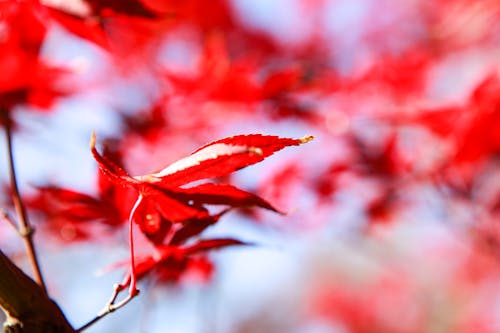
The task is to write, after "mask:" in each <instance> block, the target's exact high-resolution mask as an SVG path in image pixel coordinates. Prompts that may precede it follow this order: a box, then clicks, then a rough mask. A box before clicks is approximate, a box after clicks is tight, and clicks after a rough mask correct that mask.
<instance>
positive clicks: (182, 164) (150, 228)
mask: <svg viewBox="0 0 500 333" xmlns="http://www.w3.org/2000/svg"><path fill="white" fill-rule="evenodd" d="M310 140H312V136H308V137H305V138H302V139H290V138H280V137H277V136H264V135H260V134H252V135H238V136H233V137H229V138H225V139H221V140H218V141H214V142H212V143H209V144H207V145H205V146H203V147H201V148H200V149H198V150H196V151H195V152H194V153H192V154H191V155H189V156H188V157H185V158H183V159H180V160H179V161H177V162H175V163H173V164H171V165H170V166H168V167H166V168H165V169H163V170H162V171H160V172H158V173H154V174H147V175H143V176H137V177H132V176H130V175H129V174H127V172H126V171H125V170H123V169H122V168H121V167H120V166H118V165H117V164H116V163H114V162H113V161H111V160H110V159H108V158H106V157H105V156H103V155H101V154H100V153H99V152H98V151H97V149H96V148H95V143H96V138H95V134H93V135H92V138H91V141H90V149H91V152H92V155H93V156H94V158H95V160H96V161H97V163H98V165H99V168H100V169H101V171H102V172H103V173H104V174H105V175H106V176H107V177H109V179H110V180H111V181H112V182H114V183H116V184H118V185H121V186H124V187H130V188H133V189H134V190H136V191H137V192H138V199H137V201H136V203H135V204H134V207H133V208H132V210H131V212H130V217H129V223H130V227H129V228H130V229H129V241H130V252H131V253H130V258H131V264H130V273H129V275H128V277H127V278H126V281H125V283H124V284H123V285H122V286H123V287H124V286H127V285H128V286H129V293H130V294H131V295H134V294H136V293H137V289H136V283H137V279H138V278H140V277H141V276H142V275H144V274H146V273H147V272H148V271H150V270H151V269H152V268H153V267H155V266H157V265H159V263H163V264H164V265H167V266H169V267H170V265H173V266H174V267H170V268H172V269H173V270H174V271H175V269H178V270H179V271H180V272H182V270H183V268H182V267H184V266H185V265H186V260H187V259H185V257H186V256H188V255H191V254H195V253H200V252H205V251H208V250H211V249H216V248H221V247H226V246H230V245H241V244H244V243H242V242H240V241H237V240H233V239H219V240H210V241H200V242H198V243H196V244H194V245H191V246H188V247H186V248H180V247H177V246H171V245H170V246H161V243H162V241H163V238H164V237H165V236H166V234H167V233H168V232H169V231H170V228H171V224H172V223H187V222H190V225H191V229H189V228H188V227H186V228H187V229H185V231H184V234H183V235H182V234H181V236H177V239H175V241H177V242H179V243H180V242H181V241H183V240H186V239H188V238H189V237H191V236H194V235H196V233H197V232H198V233H199V232H201V231H203V230H204V229H205V228H206V227H208V226H209V225H210V224H213V223H215V222H217V220H218V217H219V216H220V215H219V216H216V217H212V219H211V218H210V217H211V216H210V214H209V213H208V210H207V209H206V208H205V207H204V204H221V205H228V206H229V207H240V206H248V205H255V206H259V207H263V208H267V209H270V210H274V211H276V209H275V208H274V207H273V206H271V205H270V204H269V203H267V202H266V201H265V200H263V199H261V198H259V197H257V196H255V195H253V194H251V193H248V192H245V191H242V190H239V189H237V188H235V187H233V186H230V185H217V184H203V185H198V186H194V187H191V188H188V189H185V188H180V187H179V186H181V185H185V184H187V183H191V182H193V181H196V180H201V179H206V178H214V177H220V176H224V175H228V174H230V173H232V172H234V171H236V170H239V169H241V168H244V167H246V166H248V165H251V164H255V163H257V162H260V161H262V160H263V159H265V158H266V157H268V156H270V155H272V154H273V153H274V152H276V151H278V150H281V149H283V148H285V147H287V146H298V145H300V144H302V143H306V142H308V141H310ZM133 221H135V222H136V223H137V224H138V225H139V227H140V228H141V230H142V231H143V232H145V234H146V236H147V237H148V238H149V239H150V240H152V241H153V243H155V244H156V245H157V246H158V251H159V255H155V256H149V257H146V258H143V259H139V260H138V264H137V266H136V265H135V262H134V260H135V257H134V242H133V236H132V222H133ZM196 221H202V222H201V223H199V224H197V223H196ZM181 229H182V227H181ZM174 236H175V235H174ZM173 240H174V239H173ZM178 256H180V257H178ZM179 258H180V259H179ZM167 262H168V263H169V264H167ZM170 263H171V264H170Z"/></svg>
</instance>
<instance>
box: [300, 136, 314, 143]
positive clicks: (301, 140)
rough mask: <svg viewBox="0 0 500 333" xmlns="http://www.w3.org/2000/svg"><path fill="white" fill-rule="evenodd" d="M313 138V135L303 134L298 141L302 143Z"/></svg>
mask: <svg viewBox="0 0 500 333" xmlns="http://www.w3.org/2000/svg"><path fill="white" fill-rule="evenodd" d="M313 139H314V135H307V136H304V137H303V138H300V139H299V141H300V144H303V143H308V142H309V141H312V140H313Z"/></svg>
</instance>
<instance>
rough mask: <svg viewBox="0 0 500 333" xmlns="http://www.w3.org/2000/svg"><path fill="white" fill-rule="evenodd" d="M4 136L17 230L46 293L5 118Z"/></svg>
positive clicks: (10, 135) (10, 132)
mask: <svg viewBox="0 0 500 333" xmlns="http://www.w3.org/2000/svg"><path fill="white" fill-rule="evenodd" d="M5 136H6V141H7V154H8V160H9V163H8V164H9V176H10V186H11V188H12V201H13V203H14V207H15V210H16V213H17V216H18V219H19V226H18V232H19V234H20V235H21V237H22V238H23V239H24V245H25V248H26V253H27V255H28V258H29V260H30V263H31V267H32V269H33V273H34V276H35V281H36V282H37V283H38V285H40V287H41V288H42V290H43V291H44V292H45V293H47V288H46V286H45V282H44V280H43V277H42V272H41V270H40V264H39V262H38V258H37V255H36V251H35V245H34V243H33V228H32V227H31V225H30V223H29V220H28V215H27V214H26V209H25V208H24V204H23V201H22V199H21V195H20V194H19V186H18V185H17V178H16V169H15V166H14V154H13V149H12V129H11V124H10V121H9V120H7V123H6V124H5Z"/></svg>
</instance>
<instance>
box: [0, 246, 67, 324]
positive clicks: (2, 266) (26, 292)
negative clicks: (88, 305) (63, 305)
mask: <svg viewBox="0 0 500 333" xmlns="http://www.w3.org/2000/svg"><path fill="white" fill-rule="evenodd" d="M0 307H1V308H2V309H3V311H4V312H5V314H6V316H7V321H6V322H5V324H4V330H3V331H4V333H6V332H9V333H10V332H16V333H17V332H22V333H75V330H74V329H73V327H72V326H71V325H70V324H69V323H68V321H67V319H66V317H65V316H64V314H63V312H62V311H61V309H60V308H59V306H58V305H57V304H56V303H55V302H54V301H52V300H51V299H50V298H49V297H48V296H47V294H46V293H45V291H44V290H43V289H42V288H41V287H40V286H39V285H38V284H36V283H35V282H34V281H33V280H32V279H31V278H30V277H29V276H27V275H26V274H25V273H24V272H23V271H22V270H21V269H19V268H18V267H17V266H16V265H15V264H14V263H13V262H12V261H11V260H10V259H9V258H8V257H7V256H6V255H5V254H4V253H3V252H2V251H1V250H0Z"/></svg>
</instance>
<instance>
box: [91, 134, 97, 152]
mask: <svg viewBox="0 0 500 333" xmlns="http://www.w3.org/2000/svg"><path fill="white" fill-rule="evenodd" d="M95 141H96V135H95V131H92V135H91V136H90V149H94V148H95Z"/></svg>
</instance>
